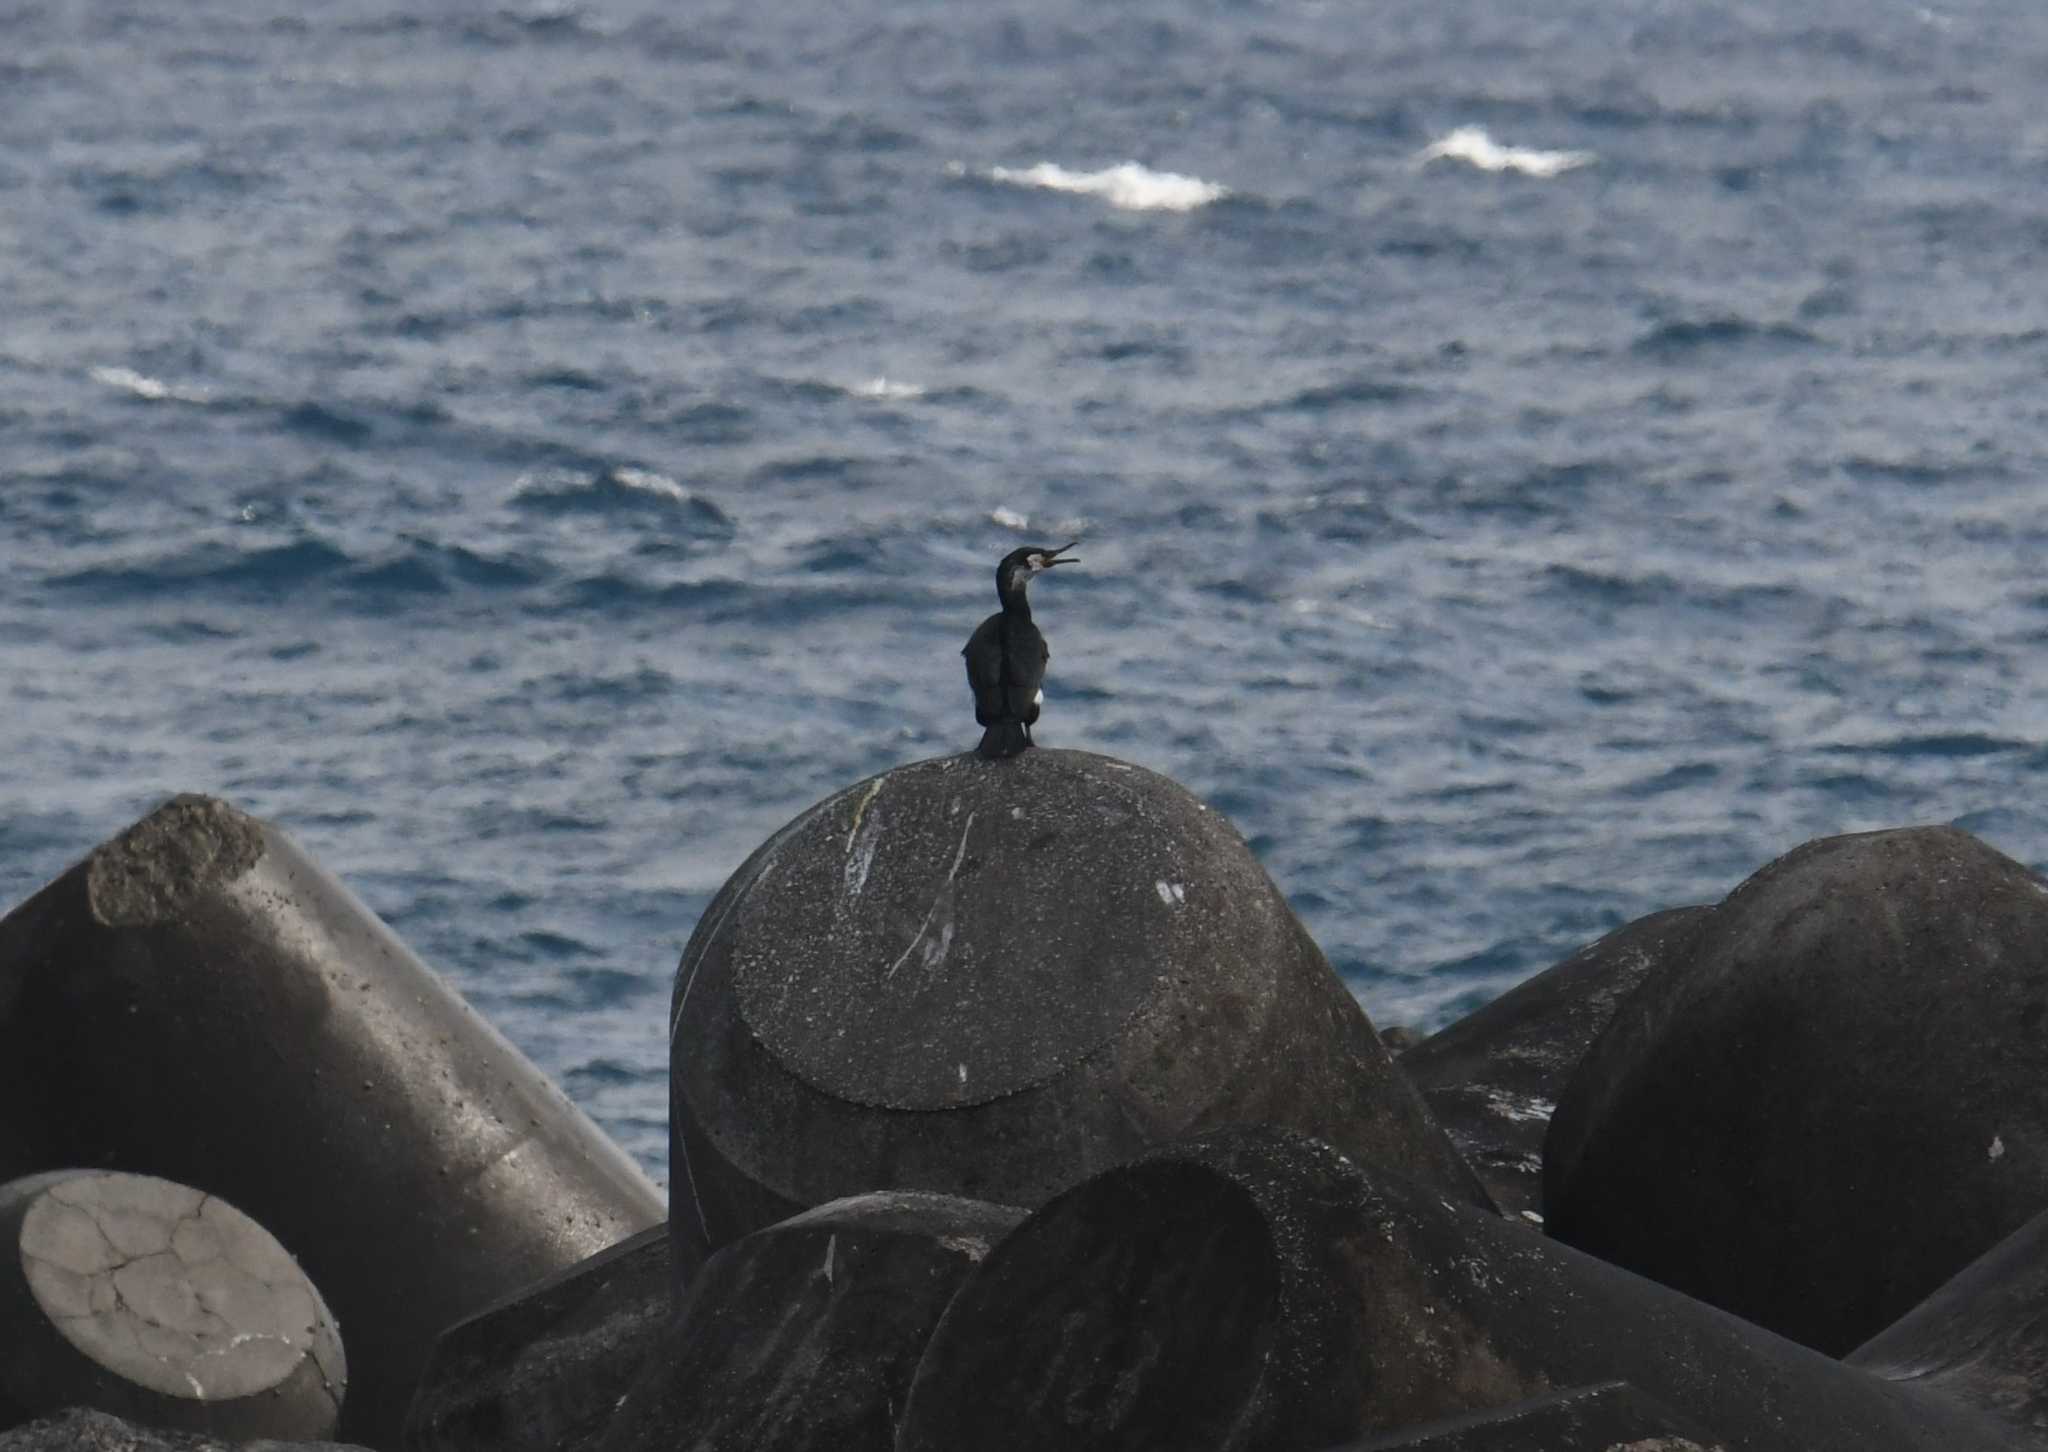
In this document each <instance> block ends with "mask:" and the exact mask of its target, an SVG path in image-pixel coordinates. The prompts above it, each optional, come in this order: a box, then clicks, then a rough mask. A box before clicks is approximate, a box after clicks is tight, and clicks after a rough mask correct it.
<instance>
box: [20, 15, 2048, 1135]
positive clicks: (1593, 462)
mask: <svg viewBox="0 0 2048 1452" xmlns="http://www.w3.org/2000/svg"><path fill="white" fill-rule="evenodd" d="M1529 9H1530V7H1528V6H1524V5H1519V4H1510V3H1506V0H1430V3H1427V4H1421V3H1417V4H1395V5H1386V4H1368V3H1364V0H1355V3H1340V0H1270V3H1249V0H1248V3H1192V0H1190V3H1174V4H1164V3H1161V4H1134V5H1117V6H1103V5H1098V4H1092V3H1077V0H1033V3H1031V4H1029V5H1014V4H1012V5H1005V4H990V5H959V4H937V3H930V0H891V3H888V4H879V3H874V0H851V3H847V4H843V5H838V6H816V5H783V4H776V3H773V0H768V3H758V0H757V3H751V4H746V5H724V4H708V5H702V6H687V7H678V6H674V5H657V4H653V3H647V0H579V3H541V4H518V3H515V4H512V5H501V4H491V3H468V0H447V3H440V0H435V3H428V4H412V5H400V4H396V3H392V0H334V3H330V4H326V5H321V6H304V5H284V4H280V3H276V0H184V3H180V4H177V5H165V4H142V3H138V0H105V3H93V4H84V3H70V0H42V3H38V0H16V3H13V4H9V5H7V6H5V7H4V8H0V542H4V552H5V553H4V560H5V566H6V567H5V569H4V571H0V692H4V699H5V702H6V712H7V715H6V722H7V726H8V745H7V750H6V752H5V753H4V754H0V896H4V898H5V900H6V901H7V902H9V903H11V902H13V901H16V900H18V899H19V898H21V897H22V896H25V895H26V894H28V893H29V892H31V891H33V890H34V889H35V888H36V887H37V886H38V885H39V884H40V883H41V882H43V881H44V880H46V879H48V878H49V877H51V876H53V875H54V874H56V873H57V872H58V871H60V870H61V869H62V868H64V867H65V866H66V865H67V864H68V863H70V862H71V861H73V860H75V859H76V858H77V857H79V856H80V855H81V854H82V853H83V852H84V851H85V850H86V849H87V848H89V847H90V846H91V845H92V844H94V843H95V842H97V841H99V840H101V839H102V838H104V837H106V836H107V835H109V834H111V833H113V832H114V831H116V830H118V829H119V828H120V827H122V826H123V825H125V824H126V823H127V822H128V821H130V820H131V819H133V818H134V817H136V816H137V815H139V814H140V813H141V812H143V811H144V810H146V809H147V808H148V807H149V806H150V805H152V804H153V803H154V802H155V801H156V800H157V799H159V798H161V797H162V796H164V795H166V794H168V793H171V792H173V791H178V790H203V791H211V792H217V793H220V794H223V795H225V796H226V797H228V798H229V799H231V800H233V801H234V802H236V803H238V804H239V805H241V806H243V807H245V808H248V809H250V810H252V811H255V812H257V813H259V814H262V815H264V816H266V817H269V818H271V819H273V820H275V821H276V822H278V823H279V824H280V825H281V826H283V827H284V828H285V829H286V830H287V831H289V832H290V833H291V834H292V835H293V836H295V837H296V838H297V839H298V840H299V841H300V842H301V843H303V844H304V845H305V846H306V847H307V848H308V849H309V850H310V851H311V852H312V853H313V854H314V855H315V856H317V857H318V858H320V859H321V860H322V861H324V862H325V863H326V864H327V865H328V866H330V867H331V868H333V869H335V870H336V871H338V872H339V873H340V874H342V875H343V876H344V877H345V878H346V879H347V880H348V881H349V882H350V883H351V884H352V885H353V886H354V887H355V889H356V890H357V891H358V892H359V893H360V894H361V895H362V896H363V897H364V898H365V899H366V900H367V901H368V902H369V903H370V904H371V906H373V907H374V908H375V909H376V910H377V911H378V912H379V913H381V914H382V915H383V916H384V917H385V918H387V919H388V920H389V921H390V922H391V923H392V924H393V925H394V926H395V927H396V928H397V930H398V931H399V932H400V933H401V934H402V935H403V936H404V937H406V938H407V939H408V940H409V941H410V942H411V943H412V944H413V945H414V946H415V947H416V948H417V949H418V950H419V951H420V952H421V953H422V954H423V955H424V956H425V957H426V958H427V959H428V960H429V961H431V962H432V963H434V964H435V965H436V966H438V967H439V968H441V969H442V970H444V971H445V972H446V973H447V974H449V975H450V976H451V977H452V978H453V979H454V981H455V982H456V983H457V984H458V985H459V986H460V987H461V989H462V990H463V991H464V992H465V993H466V994H467V995H468V996H469V997H470V999H471V1000H472V1001H473V1002H475V1003H476V1004H478V1005H479V1006H480V1007H481V1008H482V1010H483V1011H484V1012H485V1013H486V1014H488V1015H489V1016H490V1017H491V1018H492V1019H493V1020H494V1021H495V1022H496V1023H497V1024H498V1025H499V1026H500V1027H501V1028H502V1029H503V1030H504V1031H505V1032H506V1033H507V1034H508V1035H509V1036H510V1037H511V1038H512V1039H513V1040H514V1041H516V1042H517V1043H518V1044H519V1045H520V1046H521V1047H522V1048H524V1049H525V1050H526V1051H527V1052H528V1053H529V1054H530V1055H532V1056H533V1057H534V1058H535V1059H536V1060H537V1061H538V1062H539V1063H540V1064H541V1065H542V1066H543V1067H544V1068H546V1069H547V1070H548V1071H549V1072H551V1073H552V1074H553V1075H555V1076H556V1077H557V1078H558V1079H559V1080H560V1081H561V1082H562V1083H563V1084H564V1086H565V1087H566V1088H567V1089H568V1090H569V1092H570V1093H571V1094H572V1095H573V1096H574V1097H575V1098H576V1099H577V1100H578V1101H579V1102H581V1103H582V1104H583V1105H584V1106H585V1107H586V1108H588V1110H589V1111H590V1112H591V1113H592V1114H593V1115H594V1116H595V1117H596V1118H597V1119H598V1120H599V1121H600V1122H601V1123H602V1124H603V1125H604V1126H605V1127H606V1128H607V1129H608V1130H610V1131H611V1132H612V1133H613V1134H614V1135H616V1136H617V1137H618V1138H619V1139H620V1140H621V1141H622V1142H623V1143H624V1144H625V1145H626V1146H627V1147H628V1148H629V1149H631V1150H632V1151H633V1152H634V1153H635V1154H637V1155H638V1156H639V1157H640V1158H641V1160H642V1161H643V1162H644V1163H646V1164H647V1166H648V1167H649V1168H650V1170H652V1171H653V1172H654V1173H655V1174H656V1175H657V1176H661V1175H664V1174H665V1172H666V1154H667V1146H666V1141H665V1127H664V1126H665V1121H666V1092H665V1075H666V1063H665V1058H666V1045H665V1042H664V1024H665V1022H666V1018H665V1003H666V998H667V994H668V989H669V984H670V979H671V976H672V974H673V972H674V968H675V963H676V959H677V956H678V954H679V952H680V950H681V948H682V945H683V943H684V941H685V940H686V939H687V938H688V936H689V933H690V930H691V928H692V927H693V925H694V924H695V921H696V918H697V915H698V913H699V912H700V910H701V909H702V908H703V906H704V904H705V902H706V900H707V899H708V897H709V896H710V894H711V893H712V892H713V891H714V890H715V889H716V888H717V887H718V885H719V884H720V882H721V881H722V880H723V879H724V878H725V876H726V874H727V873H728V872H730V871H731V870H732V869H733V868H734V867H735V866H737V865H738V863H739V862H740V860H741V859H742V858H743V857H744V856H745V855H746V854H747V852H748V851H749V850H750V849H751V848H752V847H753V846H754V845H756V844H757V843H758V842H759V841H760V840H761V839H762V838H763V837H764V836H766V835H767V834H768V833H769V832H770V831H771V830H773V829H774V828H775V827H777V826H778V825H780V824H781V823H782V822H784V821H785V820H787V819H788V818H789V817H791V816H792V815H794V814H795V813H797V812H798V811H800V810H801V809H803V808H804V807H806V806H808V805H809V804H811V803H812V802H813V801H815V800H816V799H818V798H819V797H821V796H823V795H825V794H827V793H829V792H832V791H834V790H836V789H837V788H839V787H841V786H844V785H846V784H849V783H851V782H852V781H854V780H856V779H857V778H859V777H861V776H863V775H866V774H868V773H872V772H875V771H878V770H881V769H883V768H885V767H888V766H890V765H891V764H893V763H897V762H901V761H905V760H910V759H914V758H918V757H923V756H929V755H934V754H938V753H944V752H951V751H956V750H961V749H964V748H966V747H967V746H969V745H970V744H971V743H972V742H973V741H974V739H975V737H976V734H977V733H976V729H975V727H974V724H973V720H972V716H971V711H970V706H969V701H968V697H967V692H966V685H965V680H964V677H963V675H962V671H961V665H960V659H959V655H958V651H959V647H960V644H961V642H962V641H963V640H964V639H965V637H966V636H967V634H968V632H969V631H970V630H971V629H972V628H973V626H974V624H975V622H976V621H977V620H978V619H979V618H980V617H981V616H982V615H983V614H984V613H986V612H987V611H988V610H989V609H991V608H992V606H993V596H992V572H993V564H994V561H995V559H996V557H997V556H998V555H1000V554H1001V553H1003V552H1004V551H1006V550H1008V549H1010V548H1013V547H1014V546H1016V545H1017V544H1019V543H1026V542H1038V543H1047V544H1058V543H1061V542H1063V541H1065V540H1066V539H1068V538H1070V537H1072V536H1077V535H1078V536H1080V537H1081V539H1082V544H1081V546H1080V548H1079V549H1078V550H1077V553H1078V554H1080V556H1081V557H1082V560H1083V563H1082V564H1081V565H1080V566H1079V567H1077V568H1076V569H1075V570H1073V571H1071V572H1065V571H1062V572H1060V573H1058V574H1056V575H1055V576H1054V577H1053V578H1052V579H1050V580H1047V581H1042V582H1041V583H1040V584H1039V586H1038V588H1037V589H1036V591H1035V592H1034V595H1035V598H1036V601H1037V604H1038V616H1039V620H1040V623H1041V625H1042V626H1043V627H1044V629H1045V631H1046V634H1047V636H1048V637H1049V639H1050V640H1051V643H1052V650H1053V662H1052V675H1051V678H1050V679H1049V681H1048V683H1047V696H1048V700H1047V706H1046V715H1045V718H1044V720H1043V722H1042V723H1041V727H1040V730H1039V737H1040V740H1041V741H1042V742H1046V743H1050V744H1056V745H1063V746H1078V747H1086V748H1091V749H1094V750H1098V751H1103V752H1108V753H1111V754H1114V755H1117V756H1120V757H1124V758H1126V759H1129V760H1132V761H1135V762H1139V763H1142V764H1143V765H1146V766H1149V767H1152V768H1154V769H1157V770H1159V771H1163V772H1165V773H1168V774H1169V775H1172V776H1174V777H1176V778H1178V779H1179V780H1181V781H1182V782H1185V783H1186V784H1187V785H1188V786H1189V787H1191V788H1193V789H1194V790H1195V791H1196V792H1198V793H1199V794H1201V795H1202V796H1203V797H1205V798H1206V799H1207V800H1208V801H1210V802H1211V803H1212V804H1214V805H1215V806H1217V807H1218V808H1220V809H1221V810H1223V811H1224V812H1225V813H1227V814H1228V815H1229V817H1230V818H1231V819H1232V820H1233V821H1234V822H1235V823H1236V824H1237V826H1238V827H1239V829H1240V830H1241V831H1242V832H1243V833H1244V834H1245V836H1246V837H1247V838H1248V839H1249V840H1250V842H1251V843H1252V845H1253V847H1254V848H1255V849H1256V850H1257V852H1258V853H1259V855H1260V856H1261V857H1262V858H1263V859H1264V861H1265V862H1266V864H1267V866H1268V867H1269V868H1270V870H1271V872H1272V873H1273V875H1274V877H1275V878H1276V879H1277V880H1278V882H1279V883H1280V885H1281V887H1282V888H1283V889H1284V890H1285V891H1286V892H1287V894H1288V895H1289V896H1290V898H1291V899H1292V900H1293V902H1294V904H1295V906H1296V908H1297V909H1298V910H1299V911H1300V913H1301V914H1302V916H1303V917H1304V919H1305V920H1306V921H1307V923H1308V925H1309V927H1310V929H1311V930H1312V932H1313V933H1314V934H1315V936H1316V938H1317V939H1318V941H1319V942H1320V943H1321V944H1322V946H1323V948H1324V950H1325V951H1326V952H1327V953H1328V954H1329V956H1330V958H1331V960H1332V961H1333V962H1334V963H1335V964H1336V965H1337V966H1338V968H1339V969H1340V970H1341V971H1342V972H1343V973H1344V974H1345V975H1346V977H1347V978H1348V979H1349V981H1350V982H1351V984H1352V985H1353V987H1354V988H1355V989H1356V991H1357V993H1358V995H1359V997H1360V998H1361V999H1362V1000H1363V1002H1364V1003H1365V1005H1366V1006H1367V1008H1368V1009H1369V1010H1370V1012H1371V1013H1372V1014H1373V1015H1374V1016H1375V1018H1376V1019H1377V1020H1378V1021H1379V1022H1381V1023H1382V1024H1388V1023H1412V1024H1417V1025H1421V1026H1425V1027H1426V1026H1432V1025H1435V1024H1438V1023H1440V1022H1442V1021H1444V1020H1445V1019H1446V1018H1447V1017H1449V1016H1451V1015H1454V1014H1457V1013H1459V1012H1461V1011H1463V1010H1466V1009H1469V1008H1470V1007H1473V1006H1475V1005H1476V1004H1478V1003H1480V1002H1482V1001H1484V1000H1485V999H1486V998H1488V997H1490V996H1492V995H1493V994H1495V993H1497V992H1498V991H1500V990H1501V989H1503V988H1505V987H1507V986H1508V985H1510V984H1512V983H1514V982H1516V981H1517V980H1518V979H1520V978H1522V977H1524V976H1526V975H1527V974H1529V973H1531V972H1534V971H1535V970H1537V969H1540V968H1542V967H1544V966H1546V965H1548V964H1549V963H1551V962H1553V961H1555V960H1556V959H1558V958H1559V957H1561V956H1563V955H1564V954H1566V953H1567V952H1569V951H1570V950H1571V949H1573V948H1574V947H1576V946H1578V945H1579V944H1581V943H1583V942H1584V941H1586V940H1588V939H1590V938H1592V937H1594V936H1596V935H1598V934H1600V933H1602V932H1604V931H1606V930H1607V929H1609V928H1612V927H1615V926H1616V925H1618V924H1620V923H1622V922H1624V921H1626V920H1628V919H1630V918H1632V917H1635V916H1637V915H1639V914H1641V913H1644V912H1647V911H1650V910H1652V909H1656V908H1661V907H1667V906H1675V905H1678V904H1681V903H1688V902H1696V901H1702V900H1709V899H1713V898H1716V897H1718V896H1720V895H1721V894H1723V893H1725V892H1726V891H1728V889H1729V888H1730V887H1732V886H1733V885H1734V884H1735V883H1736V882H1737V881H1739V880H1740V879H1741V878H1742V877H1743V876H1745V875H1746V874H1747V873H1748V872H1749V871H1751V870H1752V869H1754V868H1755V867H1757V866H1759V865H1760V864H1762V863H1763V862H1765V861H1766V860H1768V859H1769V858H1771V857H1773V856H1775V855H1777V854H1778V853H1780V852H1782V851H1784V850H1786V849H1787V848H1789V847H1791V846H1793V845H1795V844H1796V843H1798V842H1800V841H1802V840H1804V839H1806V838H1808V837H1813V836H1817V835H1821V834H1826V833H1833V832H1840V831H1848V830H1854V829H1861V828H1871V827H1881V826H1891V825H1899V824H1905V823H1913V822H1956V823H1959V824H1961V825H1963V826H1965V827H1967V828H1969V829H1970V830H1972V831H1974V832H1977V833H1979V834H1980V835H1982V836H1984V837H1985V838H1987V839H1988V840H1989V841H1990V842H1991V843H1993V844H1994V845H1995V846H1997V847H1999V848H2001V849H2003V850H2004V851H2006V852H2008V853H2011V854H2012V855H2014V856H2016V857H2019V858H2021V859H2022V860H2024V861H2027V862H2029V863H2036V864H2038V863H2041V862H2042V861H2044V860H2048V793H2044V785H2048V747H2044V742H2048V701H2044V696H2043V688H2042V680H2043V676H2042V671H2041V669H2040V666H2041V661H2042V657H2043V650H2044V646H2048V577H2044V572H2043V568H2042V561H2043V559H2044V546H2048V512H2044V503H2048V489H2044V478H2048V386H2044V385H2048V287H2044V285H2043V282H2042V278H2043V274H2044V263H2048V120H2044V114H2048V113H2044V111H2043V109H2042V97H2043V90H2042V82H2041V78H2042V77H2043V76H2044V75H2048V9H2044V8H2043V7H2041V6H2038V5H2035V4H2031V3H2025V0H1985V3H1981V4H1980V3H1967V4H1965V3H1956V4H1942V5H1922V4H1915V3H1892V0H1855V3H1848V0H1799V3H1793V0H1782V3H1728V0H1722V3H1706V4H1702V3H1697V0H1558V3H1554V4H1548V5H1544V6H1541V7H1537V9H1538V11H1539V12H1540V15H1539V16H1538V17H1537V18H1531V16H1530V14H1529V13H1528V12H1529Z"/></svg>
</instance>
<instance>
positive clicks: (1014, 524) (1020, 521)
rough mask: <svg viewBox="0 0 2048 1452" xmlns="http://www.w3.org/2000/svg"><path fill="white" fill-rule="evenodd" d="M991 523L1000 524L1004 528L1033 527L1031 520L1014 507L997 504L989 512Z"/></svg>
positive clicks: (1020, 528)
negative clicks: (1009, 507) (1006, 507)
mask: <svg viewBox="0 0 2048 1452" xmlns="http://www.w3.org/2000/svg"><path fill="white" fill-rule="evenodd" d="M988 522H989V523H990V524H1000V525H1001V526H1002V527H1003V528H1004V529H1016V530H1025V529H1029V528H1031V520H1030V519H1029V518H1028V517H1026V516H1025V515H1022V514H1019V513H1018V512H1017V511H1016V510H1014V509H1005V508H1004V507H1003V506H1001V505H997V506H996V507H995V508H994V509H991V510H990V511H989V512H988Z"/></svg>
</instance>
